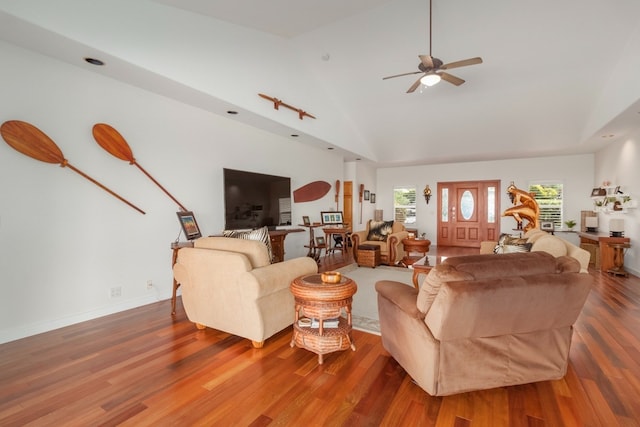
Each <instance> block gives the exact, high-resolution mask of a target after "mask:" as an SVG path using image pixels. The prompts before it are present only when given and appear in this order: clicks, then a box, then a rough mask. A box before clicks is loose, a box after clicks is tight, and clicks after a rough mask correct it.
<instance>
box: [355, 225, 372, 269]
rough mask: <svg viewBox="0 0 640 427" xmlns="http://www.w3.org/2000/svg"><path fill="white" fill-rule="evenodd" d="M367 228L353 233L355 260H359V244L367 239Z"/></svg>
mask: <svg viewBox="0 0 640 427" xmlns="http://www.w3.org/2000/svg"><path fill="white" fill-rule="evenodd" d="M368 234H369V232H368V231H367V230H361V231H354V232H352V233H351V247H352V248H353V260H354V261H355V262H358V246H360V245H361V244H362V242H364V241H366V240H367V235H368Z"/></svg>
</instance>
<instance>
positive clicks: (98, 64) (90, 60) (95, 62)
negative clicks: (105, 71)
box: [84, 58, 104, 67]
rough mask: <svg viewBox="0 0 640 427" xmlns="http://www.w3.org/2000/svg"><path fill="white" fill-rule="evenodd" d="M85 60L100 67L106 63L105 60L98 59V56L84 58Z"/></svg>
mask: <svg viewBox="0 0 640 427" xmlns="http://www.w3.org/2000/svg"><path fill="white" fill-rule="evenodd" d="M84 60H85V61H87V62H88V63H89V64H91V65H97V66H99V67H101V66H103V65H104V61H101V60H99V59H96V58H84Z"/></svg>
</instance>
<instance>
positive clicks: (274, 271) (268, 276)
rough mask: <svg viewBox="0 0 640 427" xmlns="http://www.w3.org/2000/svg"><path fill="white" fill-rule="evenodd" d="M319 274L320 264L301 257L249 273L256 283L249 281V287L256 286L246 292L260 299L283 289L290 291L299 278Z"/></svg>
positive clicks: (311, 259)
mask: <svg viewBox="0 0 640 427" xmlns="http://www.w3.org/2000/svg"><path fill="white" fill-rule="evenodd" d="M317 272H318V264H317V263H316V262H315V261H314V260H313V258H309V257H299V258H293V259H289V260H286V261H283V262H278V263H275V264H270V265H267V266H264V267H259V268H254V269H253V270H251V271H249V272H247V274H250V275H252V276H253V277H254V278H255V281H247V282H246V283H247V284H249V285H248V286H249V287H251V286H254V288H253V289H246V290H247V291H249V293H250V294H251V295H252V296H253V297H255V298H256V299H259V298H261V297H263V296H265V295H270V294H272V293H274V292H278V291H280V290H282V289H285V288H286V289H289V286H290V285H291V282H293V279H295V278H297V277H300V276H306V275H308V274H315V273H317ZM243 285H244V284H243ZM247 296H248V295H247Z"/></svg>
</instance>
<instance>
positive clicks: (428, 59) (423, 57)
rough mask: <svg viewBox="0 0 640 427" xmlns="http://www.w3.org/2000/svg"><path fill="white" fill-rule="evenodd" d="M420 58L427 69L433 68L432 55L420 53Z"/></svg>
mask: <svg viewBox="0 0 640 427" xmlns="http://www.w3.org/2000/svg"><path fill="white" fill-rule="evenodd" d="M418 58H420V62H422V65H423V66H424V67H425V68H426V69H431V68H433V58H432V57H431V55H418Z"/></svg>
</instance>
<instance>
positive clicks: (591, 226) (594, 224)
mask: <svg viewBox="0 0 640 427" xmlns="http://www.w3.org/2000/svg"><path fill="white" fill-rule="evenodd" d="M584 223H585V227H587V231H588V232H590V233H593V232H595V231H597V230H598V217H597V216H588V217H586V218H585V219H584Z"/></svg>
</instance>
